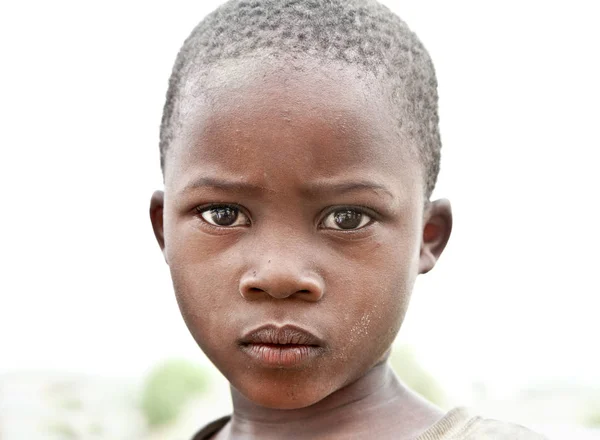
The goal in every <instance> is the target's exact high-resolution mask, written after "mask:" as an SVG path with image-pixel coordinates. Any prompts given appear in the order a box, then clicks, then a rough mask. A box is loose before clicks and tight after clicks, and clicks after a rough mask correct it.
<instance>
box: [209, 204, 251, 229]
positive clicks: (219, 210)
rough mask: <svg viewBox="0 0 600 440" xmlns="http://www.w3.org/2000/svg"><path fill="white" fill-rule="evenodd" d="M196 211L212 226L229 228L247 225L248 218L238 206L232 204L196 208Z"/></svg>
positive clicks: (248, 222)
mask: <svg viewBox="0 0 600 440" xmlns="http://www.w3.org/2000/svg"><path fill="white" fill-rule="evenodd" d="M198 212H199V213H200V215H201V216H202V218H203V219H204V221H206V222H207V223H209V224H211V225H213V226H220V227H225V228H231V227H235V226H247V225H249V224H250V219H249V218H248V216H247V215H246V214H244V213H243V212H242V211H241V210H240V208H238V207H237V206H234V205H212V206H208V207H204V208H203V207H200V208H198Z"/></svg>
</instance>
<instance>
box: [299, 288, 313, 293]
mask: <svg viewBox="0 0 600 440" xmlns="http://www.w3.org/2000/svg"><path fill="white" fill-rule="evenodd" d="M298 293H310V290H308V289H302V290H298Z"/></svg>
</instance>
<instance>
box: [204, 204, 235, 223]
mask: <svg viewBox="0 0 600 440" xmlns="http://www.w3.org/2000/svg"><path fill="white" fill-rule="evenodd" d="M210 215H211V216H212V219H213V221H214V222H215V223H216V224H217V225H219V226H231V225H232V224H234V223H235V221H236V220H237V217H238V210H237V209H235V208H230V207H228V206H224V207H222V208H214V209H211V211H210Z"/></svg>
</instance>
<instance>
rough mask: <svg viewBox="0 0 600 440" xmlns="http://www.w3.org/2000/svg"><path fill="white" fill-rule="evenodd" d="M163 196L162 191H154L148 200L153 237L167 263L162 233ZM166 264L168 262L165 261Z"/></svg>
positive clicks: (163, 234)
mask: <svg viewBox="0 0 600 440" xmlns="http://www.w3.org/2000/svg"><path fill="white" fill-rule="evenodd" d="M164 203H165V194H164V192H163V191H155V192H154V194H152V198H151V199H150V221H151V222H152V229H153V230H154V236H155V237H156V241H157V242H158V245H159V246H160V250H161V251H162V253H163V256H164V257H165V261H167V257H166V255H165V233H164V221H163V212H164ZM167 264H168V261H167Z"/></svg>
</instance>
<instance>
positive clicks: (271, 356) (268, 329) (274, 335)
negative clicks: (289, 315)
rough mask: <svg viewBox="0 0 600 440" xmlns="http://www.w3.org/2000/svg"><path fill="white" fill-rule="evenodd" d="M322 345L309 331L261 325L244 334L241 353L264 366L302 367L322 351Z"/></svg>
mask: <svg viewBox="0 0 600 440" xmlns="http://www.w3.org/2000/svg"><path fill="white" fill-rule="evenodd" d="M324 345H325V344H324V342H323V341H322V340H321V339H320V338H318V337H317V336H315V335H314V334H312V333H311V332H309V331H308V330H305V329H302V328H300V327H296V326H293V325H285V326H282V327H280V326H276V325H264V326H261V327H259V328H257V329H255V330H251V331H250V332H248V333H246V334H245V335H244V336H242V338H241V339H240V341H239V346H240V348H241V350H242V351H243V352H244V353H246V354H247V355H248V356H250V357H251V358H252V359H253V360H254V361H256V362H258V363H259V364H262V365H263V366H266V367H279V368H283V367H293V366H299V365H302V364H304V363H306V362H308V361H310V360H311V359H314V358H315V357H317V356H319V355H320V354H321V353H322V352H323V351H324Z"/></svg>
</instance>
